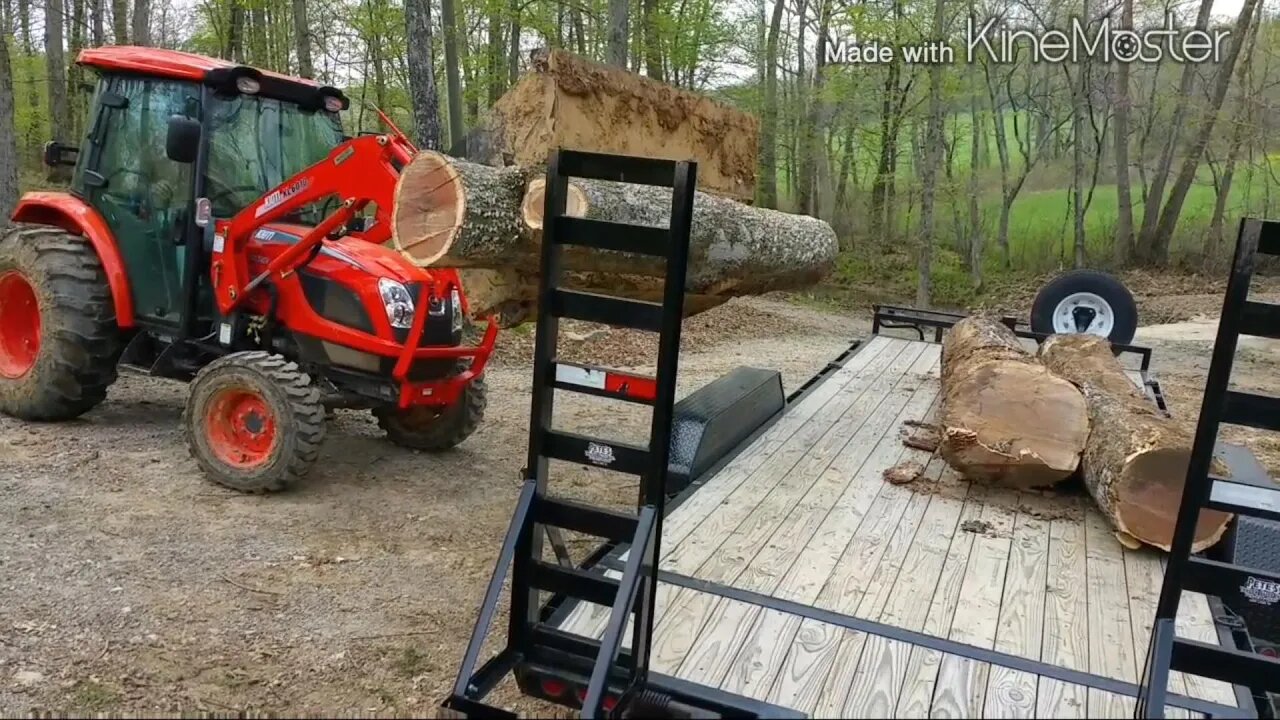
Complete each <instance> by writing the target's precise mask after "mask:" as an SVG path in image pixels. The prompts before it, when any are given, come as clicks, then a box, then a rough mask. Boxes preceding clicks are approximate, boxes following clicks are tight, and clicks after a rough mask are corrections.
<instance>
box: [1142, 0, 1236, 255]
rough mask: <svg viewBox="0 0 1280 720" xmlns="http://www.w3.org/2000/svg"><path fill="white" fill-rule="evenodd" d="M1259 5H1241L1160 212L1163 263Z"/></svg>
mask: <svg viewBox="0 0 1280 720" xmlns="http://www.w3.org/2000/svg"><path fill="white" fill-rule="evenodd" d="M1257 6H1258V0H1245V2H1244V6H1243V7H1241V8H1240V15H1239V16H1237V18H1236V24H1235V27H1234V28H1233V29H1232V33H1231V38H1232V39H1231V46H1230V48H1229V49H1228V50H1227V56H1226V57H1225V58H1223V61H1222V65H1221V67H1219V68H1218V76H1217V78H1216V79H1215V81H1214V86H1213V95H1212V97H1210V99H1209V108H1208V110H1206V111H1205V116H1204V119H1203V120H1201V122H1200V127H1199V129H1198V131H1197V132H1196V137H1195V140H1194V141H1193V142H1192V144H1191V147H1189V148H1188V149H1187V152H1186V155H1184V156H1183V159H1182V169H1181V170H1180V171H1179V172H1178V178H1177V179H1176V180H1175V181H1174V183H1173V188H1172V189H1171V190H1170V191H1169V199H1168V200H1167V201H1166V202H1165V205H1164V209H1162V210H1161V211H1160V222H1159V224H1158V225H1157V226H1156V229H1155V236H1154V240H1155V256H1156V260H1157V261H1158V262H1159V263H1161V264H1163V263H1165V262H1167V261H1168V259H1169V243H1170V240H1171V239H1172V238H1173V231H1174V228H1175V227H1177V224H1178V217H1179V216H1180V215H1181V214H1182V203H1183V202H1185V201H1186V199H1187V192H1188V191H1190V190H1191V183H1192V182H1193V181H1194V180H1195V178H1196V170H1197V169H1198V168H1199V167H1200V158H1201V157H1202V156H1203V155H1204V150H1205V148H1206V147H1208V145H1209V139H1210V138H1212V137H1213V128H1214V125H1215V123H1216V122H1217V120H1218V112H1219V111H1220V110H1221V109H1222V102H1223V101H1224V100H1225V99H1226V97H1227V90H1228V89H1230V87H1231V77H1232V75H1233V73H1234V72H1235V65H1236V59H1237V58H1239V57H1240V49H1241V47H1242V46H1243V45H1244V43H1245V40H1246V39H1247V36H1248V35H1249V23H1250V22H1252V19H1253V11H1254V8H1256V7H1257Z"/></svg>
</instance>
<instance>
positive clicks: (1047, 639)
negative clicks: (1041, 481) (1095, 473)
mask: <svg viewBox="0 0 1280 720" xmlns="http://www.w3.org/2000/svg"><path fill="white" fill-rule="evenodd" d="M1060 502H1061V504H1062V505H1063V506H1064V512H1063V516H1062V517H1055V518H1054V519H1053V520H1052V521H1051V522H1050V523H1049V548H1048V558H1047V563H1048V567H1047V568H1046V571H1047V580H1046V583H1045V584H1046V587H1045V608H1044V611H1045V617H1044V635H1043V638H1042V641H1043V642H1042V648H1041V652H1040V659H1041V660H1043V661H1044V662H1047V663H1050V664H1053V665H1058V666H1060V667H1065V668H1070V669H1072V670H1080V671H1086V672H1087V671H1088V670H1089V598H1088V594H1087V592H1086V587H1085V585H1086V581H1087V577H1088V571H1087V567H1086V561H1085V548H1086V543H1087V535H1086V533H1085V527H1084V512H1085V510H1084V505H1083V502H1082V501H1081V500H1079V499H1077V498H1070V497H1063V498H1060ZM1085 690H1086V689H1085V688H1084V687H1083V686H1081V685H1075V684H1071V683H1064V682H1061V681H1059V680H1054V679H1052V678H1040V681H1039V683H1038V685H1037V691H1036V716H1037V717H1073V718H1074V717H1081V718H1082V717H1085V716H1086V713H1087V709H1088V708H1087V694H1086V691H1085ZM1055 713H1060V714H1057V715H1055Z"/></svg>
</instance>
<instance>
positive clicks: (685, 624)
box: [652, 346, 938, 672]
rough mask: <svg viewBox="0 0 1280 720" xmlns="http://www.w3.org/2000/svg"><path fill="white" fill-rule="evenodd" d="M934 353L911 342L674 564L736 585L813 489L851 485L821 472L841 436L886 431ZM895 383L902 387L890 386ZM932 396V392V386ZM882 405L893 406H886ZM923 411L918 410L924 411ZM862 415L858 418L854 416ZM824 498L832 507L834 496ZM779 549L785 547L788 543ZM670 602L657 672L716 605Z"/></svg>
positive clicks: (711, 521)
mask: <svg viewBox="0 0 1280 720" xmlns="http://www.w3.org/2000/svg"><path fill="white" fill-rule="evenodd" d="M917 351H922V352H917ZM937 352H938V348H937V347H936V346H916V347H914V348H908V349H907V350H906V351H904V352H903V354H902V355H901V356H899V358H898V359H897V360H895V362H894V365H893V366H891V367H890V369H889V370H887V371H885V372H884V373H882V374H881V375H880V377H878V378H876V380H875V381H874V382H873V384H872V386H871V387H870V388H869V389H868V390H867V392H866V393H865V395H864V396H863V397H862V398H859V399H858V401H855V402H854V403H851V405H850V409H849V418H851V420H850V422H848V423H847V424H839V425H836V423H834V422H833V423H832V425H836V427H835V429H834V432H832V433H830V434H827V433H824V434H823V435H822V436H821V437H820V438H819V443H820V445H821V446H822V450H823V451H821V452H819V451H817V450H814V449H812V448H809V452H808V456H807V458H806V459H804V460H802V461H799V462H797V463H796V467H797V468H798V470H796V471H792V472H789V473H787V476H786V477H784V478H783V479H782V480H781V481H778V482H777V484H776V486H775V487H773V488H769V489H768V490H769V491H768V492H767V493H765V492H760V493H759V499H757V500H756V501H755V504H754V506H753V507H746V506H743V507H741V508H739V512H732V511H731V509H730V508H728V507H724V508H721V510H720V511H718V512H716V513H713V514H712V515H711V516H709V517H708V518H707V520H706V521H705V522H704V524H703V525H702V526H700V528H699V530H698V532H697V534H696V535H695V536H694V537H691V538H689V539H687V540H686V541H685V542H684V543H682V544H681V546H680V547H679V548H677V549H676V550H675V551H674V552H673V553H672V554H671V556H669V559H670V563H669V564H670V567H671V569H675V570H677V571H679V572H686V573H690V574H693V575H695V576H697V577H700V578H703V579H707V580H711V581H714V582H723V583H733V582H734V581H735V580H736V579H737V577H738V576H739V575H740V574H741V573H742V572H743V570H744V569H745V568H746V567H747V566H748V565H750V564H751V562H752V561H753V560H754V558H755V557H756V555H757V554H758V553H759V552H760V550H761V549H762V548H763V547H764V546H765V545H766V543H767V541H768V539H769V538H770V537H772V536H773V535H774V533H775V531H776V530H778V528H779V527H781V526H782V525H783V524H784V522H785V521H786V518H787V517H788V516H790V515H791V513H792V511H793V509H794V508H795V507H796V506H797V505H798V504H799V503H800V501H801V500H802V499H803V498H804V497H805V496H806V495H808V493H809V491H810V490H812V489H813V488H815V487H818V488H819V490H818V492H819V493H820V494H825V493H827V492H829V491H830V490H831V487H832V486H831V483H833V482H839V483H849V482H850V473H849V472H848V471H844V472H839V473H834V474H833V473H825V471H826V470H827V465H829V464H831V463H832V462H833V461H834V460H835V459H836V458H837V457H838V452H837V451H838V449H839V448H842V447H844V446H845V444H847V443H848V441H849V440H850V439H851V438H850V435H847V434H846V433H853V435H856V434H857V433H854V432H853V431H854V430H857V431H858V432H859V433H860V432H862V427H863V425H862V423H864V422H865V426H866V427H868V428H873V429H871V430H867V433H869V434H872V435H871V436H873V437H879V436H880V435H883V434H884V430H883V429H881V430H878V431H876V430H874V426H873V425H872V423H881V424H883V425H884V426H887V425H888V424H889V423H891V422H892V421H893V418H895V417H896V416H897V413H898V412H899V410H900V407H897V405H896V404H898V403H902V404H905V403H907V402H908V400H909V399H910V397H911V395H912V391H911V390H910V389H907V386H908V385H915V384H916V383H918V382H919V381H918V379H917V374H919V373H924V372H927V371H928V368H929V367H931V366H932V365H934V364H935V363H936V362H937ZM913 366H915V367H916V371H915V372H916V374H910V373H908V372H907V370H909V369H910V368H912V367H913ZM899 384H901V386H902V389H898V388H895V386H897V385H899ZM933 393H934V394H936V388H935V389H934V391H933ZM932 401H933V395H927V396H925V400H924V401H923V402H924V406H925V407H926V408H927V407H928V405H929V404H931V403H932ZM886 402H889V403H893V404H892V405H886V404H885V403H886ZM873 409H874V411H873ZM920 412H921V413H922V414H923V410H921V411H920ZM859 417H861V418H862V419H861V420H858V419H856V418H859ZM824 473H825V474H826V475H827V477H828V481H829V482H827V483H823V482H821V478H822V476H823V474H824ZM756 484H757V485H760V486H764V485H766V483H765V482H764V478H760V479H758V480H757V481H756ZM825 502H826V505H827V506H828V507H829V505H830V502H831V501H830V500H827V501H825ZM739 517H741V520H738V518H739ZM717 538H718V540H717ZM779 547H780V548H783V549H785V545H780V546H779ZM790 547H791V550H789V551H788V552H791V553H793V554H792V555H791V557H794V554H795V553H799V551H800V550H801V549H802V548H803V544H791V545H790ZM694 562H699V563H700V564H699V565H698V566H697V567H696V570H691V569H690V568H689V566H690V565H692V563H694ZM659 595H660V596H661V593H659ZM670 603H671V605H670V608H671V610H670V611H669V612H675V613H677V614H676V615H675V616H672V617H673V619H672V620H670V621H664V622H663V623H662V624H661V625H660V627H659V628H658V630H657V631H655V633H654V643H653V648H654V649H653V663H652V664H653V667H655V668H656V669H658V670H659V672H676V671H678V668H679V666H680V665H681V664H682V663H683V662H684V660H685V658H686V657H687V656H688V655H689V652H690V650H691V649H692V643H693V642H694V641H695V640H696V638H697V637H698V635H699V634H700V633H701V632H702V628H704V627H705V626H706V624H707V622H708V621H709V619H711V617H712V610H713V609H714V604H713V603H710V602H708V601H707V600H706V599H705V598H699V597H696V596H689V595H688V594H683V597H676V598H675V599H673V600H671V601H670ZM664 617H665V616H664ZM731 620H736V618H731Z"/></svg>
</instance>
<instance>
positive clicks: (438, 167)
mask: <svg viewBox="0 0 1280 720" xmlns="http://www.w3.org/2000/svg"><path fill="white" fill-rule="evenodd" d="M395 197H396V207H395V210H394V211H393V212H392V214H391V232H392V237H393V238H394V242H395V247H396V249H397V250H399V251H400V253H401V254H402V255H404V256H405V257H406V258H408V259H409V260H410V261H412V262H413V263H414V264H416V265H418V266H419V267H427V266H429V265H431V264H432V263H434V262H435V261H437V260H439V259H440V258H442V257H444V255H445V253H447V252H449V248H450V247H451V246H452V245H453V241H454V239H455V238H456V237H457V236H458V232H459V231H460V229H461V228H462V221H463V218H464V217H465V216H466V194H465V193H464V192H463V187H462V182H461V180H460V178H459V177H458V171H457V170H456V169H455V168H454V166H453V163H452V162H451V161H450V159H449V158H448V157H446V156H445V155H442V154H440V153H438V152H434V151H430V150H428V151H425V152H422V153H420V154H419V155H418V156H417V157H416V158H414V160H413V162H411V163H409V164H408V165H406V166H405V167H404V169H403V170H402V171H401V173H400V179H399V180H398V181H397V182H396V191H395Z"/></svg>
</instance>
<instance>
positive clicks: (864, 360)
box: [561, 337, 923, 637]
mask: <svg viewBox="0 0 1280 720" xmlns="http://www.w3.org/2000/svg"><path fill="white" fill-rule="evenodd" d="M913 346H914V348H915V352H916V357H918V354H919V352H921V351H922V350H923V343H914V344H913V343H911V342H909V341H905V340H900V339H897V338H884V337H876V338H874V339H872V341H871V342H870V343H868V345H867V346H866V347H864V348H863V349H862V350H861V351H859V352H857V353H855V354H854V355H853V356H852V357H850V358H848V360H846V362H845V364H844V366H843V367H841V368H840V369H839V370H837V371H836V372H835V373H833V375H832V377H830V378H828V379H827V381H826V382H823V383H822V384H820V385H819V386H818V387H817V388H815V389H814V390H813V391H812V392H810V393H809V395H808V396H806V397H805V398H804V399H802V400H801V401H800V402H799V403H797V405H796V406H795V407H793V408H790V409H789V410H788V411H787V412H786V414H784V415H783V416H782V418H781V419H779V421H778V422H777V423H775V424H774V426H773V427H771V428H770V429H769V430H767V431H766V432H765V433H764V434H763V435H761V436H760V437H759V438H757V439H756V441H755V442H753V443H752V445H751V446H750V448H748V449H747V450H746V451H744V453H743V454H740V455H739V456H738V457H737V458H735V459H734V460H732V461H730V463H729V464H728V465H726V466H725V467H724V468H723V469H721V470H720V472H718V473H716V475H715V477H713V478H711V479H710V480H709V481H707V483H706V484H705V485H703V486H702V487H701V488H699V489H698V490H697V491H696V492H695V493H694V494H693V496H692V497H690V498H689V499H688V500H687V501H686V502H684V503H682V504H681V505H680V507H678V508H676V509H675V510H674V511H673V512H672V513H671V515H670V516H668V517H667V518H665V519H664V521H663V529H662V548H663V551H662V554H663V556H664V559H665V560H664V567H665V568H666V569H668V570H676V571H679V572H686V573H688V572H692V571H693V570H694V569H695V568H696V564H694V565H691V566H689V567H687V568H684V567H682V566H681V565H680V564H679V563H678V562H676V561H671V560H670V558H671V556H672V555H673V554H674V553H675V552H676V551H677V550H678V549H679V548H680V545H681V543H682V541H684V540H685V539H686V538H688V537H689V535H690V534H691V533H692V532H693V531H694V530H695V529H697V528H699V527H700V526H701V525H702V523H703V521H704V520H705V519H706V517H707V515H709V514H711V513H712V512H722V511H723V512H725V513H726V514H732V513H738V514H739V515H740V516H741V515H745V514H746V512H748V511H749V510H750V509H751V508H752V507H753V506H754V504H758V502H759V498H760V497H763V493H764V492H767V490H768V489H770V488H772V487H773V486H774V485H775V484H776V483H777V482H778V481H779V480H780V479H781V478H782V476H783V475H784V474H785V473H786V472H787V470H789V469H790V466H788V465H785V463H787V462H790V463H791V465H794V464H795V462H796V461H798V460H799V453H800V452H802V451H803V450H805V449H807V448H809V447H811V446H812V444H813V443H814V442H815V441H816V440H817V439H818V437H819V436H820V434H821V433H820V432H817V431H820V430H825V428H826V427H829V425H830V422H834V421H835V419H836V417H838V416H839V414H840V413H842V412H843V411H844V410H845V409H846V408H847V407H848V405H849V404H851V403H852V402H853V401H854V400H855V399H856V398H857V397H859V396H861V395H862V394H863V393H864V392H865V391H866V390H867V389H868V388H869V387H870V386H871V385H872V384H873V382H874V381H875V379H876V378H877V377H879V376H880V375H881V374H883V373H884V372H886V370H887V369H888V368H890V367H892V365H893V363H894V362H895V361H897V359H898V358H899V356H901V355H902V353H903V351H904V350H908V349H909V348H912V347H913ZM811 421H812V422H811ZM815 432H817V434H815ZM769 473H772V478H771V479H767V480H766V481H765V482H754V481H753V482H750V483H748V482H747V480H748V479H749V478H750V479H755V478H757V477H758V476H760V475H767V474H769ZM742 508H745V510H741V509H742ZM628 556H629V553H623V554H622V559H623V560H625V559H626V558H627V557H628ZM674 594H675V590H674V589H673V588H671V587H670V586H667V585H663V586H661V587H659V590H658V598H657V603H656V605H657V607H656V614H655V619H660V618H661V616H662V615H663V614H665V612H666V611H667V608H668V607H669V604H670V602H671V599H672V597H673V595H674ZM608 617H609V609H608V608H604V607H601V606H597V605H592V604H590V603H580V604H579V605H578V606H577V607H576V608H575V609H574V610H573V612H572V613H571V614H570V616H569V617H568V618H567V620H566V621H565V622H564V623H562V624H561V627H562V628H563V629H565V630H567V631H569V632H574V633H579V634H582V635H586V636H588V637H599V636H600V635H601V634H602V633H603V632H604V626H605V623H606V622H607V621H608Z"/></svg>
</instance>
